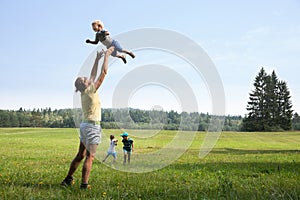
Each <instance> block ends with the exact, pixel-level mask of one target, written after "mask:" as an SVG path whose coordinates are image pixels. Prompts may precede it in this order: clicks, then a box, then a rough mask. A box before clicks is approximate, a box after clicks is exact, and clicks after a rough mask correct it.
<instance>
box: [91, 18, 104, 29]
mask: <svg viewBox="0 0 300 200" xmlns="http://www.w3.org/2000/svg"><path fill="white" fill-rule="evenodd" d="M94 24H97V25H98V26H100V27H101V29H103V28H104V24H103V22H102V21H100V20H95V21H93V22H92V25H94Z"/></svg>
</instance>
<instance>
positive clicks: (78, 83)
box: [75, 77, 90, 92]
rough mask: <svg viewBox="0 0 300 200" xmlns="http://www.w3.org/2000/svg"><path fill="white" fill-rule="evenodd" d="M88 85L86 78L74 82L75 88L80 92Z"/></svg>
mask: <svg viewBox="0 0 300 200" xmlns="http://www.w3.org/2000/svg"><path fill="white" fill-rule="evenodd" d="M89 84H90V81H89V80H88V78H87V77H78V78H77V80H76V82H75V87H76V88H77V89H78V90H79V91H80V92H82V91H84V90H85V89H86V88H87V87H88V86H89Z"/></svg>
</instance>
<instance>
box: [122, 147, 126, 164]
mask: <svg viewBox="0 0 300 200" xmlns="http://www.w3.org/2000/svg"><path fill="white" fill-rule="evenodd" d="M123 151H124V162H123V164H126V158H127V151H126V150H123Z"/></svg>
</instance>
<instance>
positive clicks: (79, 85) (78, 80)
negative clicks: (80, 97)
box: [74, 77, 84, 92]
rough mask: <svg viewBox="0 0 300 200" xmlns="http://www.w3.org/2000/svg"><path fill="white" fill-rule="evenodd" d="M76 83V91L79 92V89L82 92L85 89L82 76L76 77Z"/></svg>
mask: <svg viewBox="0 0 300 200" xmlns="http://www.w3.org/2000/svg"><path fill="white" fill-rule="evenodd" d="M74 85H75V88H76V90H75V92H78V91H80V92H82V91H83V90H84V86H83V84H82V80H81V78H80V77H78V78H77V79H76V81H75V83H74Z"/></svg>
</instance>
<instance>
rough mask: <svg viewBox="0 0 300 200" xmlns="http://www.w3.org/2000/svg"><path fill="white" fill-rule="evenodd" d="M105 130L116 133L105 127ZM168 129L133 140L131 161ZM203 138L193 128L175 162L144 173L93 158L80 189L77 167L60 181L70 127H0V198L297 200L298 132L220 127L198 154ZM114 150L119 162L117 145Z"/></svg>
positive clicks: (160, 142)
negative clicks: (67, 182)
mask: <svg viewBox="0 0 300 200" xmlns="http://www.w3.org/2000/svg"><path fill="white" fill-rule="evenodd" d="M111 133H113V134H115V135H119V133H120V131H119V130H104V134H105V135H109V134H111ZM129 133H130V132H129ZM175 134H176V132H172V131H163V132H161V133H159V134H156V135H154V136H153V137H152V138H151V139H141V138H133V139H134V141H135V148H136V149H135V153H134V154H133V157H132V159H133V160H132V166H134V158H135V156H136V155H137V154H141V153H148V152H151V151H155V150H157V149H159V148H161V147H163V146H164V145H165V144H167V143H168V142H169V141H170V140H171V139H172V138H173V136H174V135H175ZM204 136H205V133H203V132H198V133H196V137H195V139H194V141H193V143H192V145H191V146H190V148H189V149H188V150H187V151H186V152H185V153H184V154H183V155H182V156H181V157H180V158H179V159H178V160H176V161H175V162H174V163H172V164H171V165H168V166H167V167H165V168H162V169H160V170H155V171H152V172H148V173H128V172H121V171H118V170H114V169H112V168H111V167H109V166H110V162H111V160H108V165H104V164H102V163H101V162H100V161H99V160H95V162H94V165H93V169H92V172H91V177H90V184H91V186H92V188H91V189H90V190H87V191H82V190H80V189H79V185H80V177H81V166H80V168H79V169H78V171H77V172H76V173H75V184H74V185H73V187H71V188H62V187H61V186H60V185H59V184H60V182H61V181H62V179H63V178H64V177H65V176H66V173H67V170H68V167H69V164H70V162H71V160H72V159H73V157H74V156H75V154H76V151H77V148H78V133H77V132H76V130H75V129H39V128H8V129H4V128H3V129H0V158H1V161H0V163H1V164H0V199H147V200H148V199H293V200H294V199H300V186H299V185H300V184H299V183H300V154H299V152H300V132H280V133H278V132H276V133H240V132H238V133H234V132H224V133H222V135H221V137H220V138H219V140H218V142H217V144H216V146H215V148H214V149H213V151H211V152H210V153H209V154H208V156H206V157H205V158H203V159H200V158H199V157H198V155H199V148H200V145H201V144H202V141H203V138H204ZM103 140H104V141H103V144H102V145H103V146H105V145H104V144H106V141H105V138H103ZM104 149H106V147H105V148H104ZM99 150H100V151H99V158H102V157H104V155H105V153H106V150H105V151H103V148H99ZM118 151H119V154H118V162H119V163H118V164H117V165H121V164H120V163H121V162H122V155H121V144H119V146H118ZM126 167H128V168H129V167H130V166H126Z"/></svg>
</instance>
